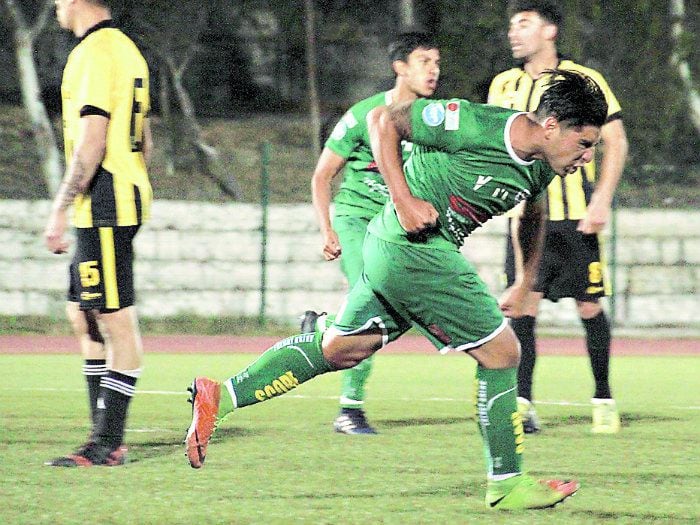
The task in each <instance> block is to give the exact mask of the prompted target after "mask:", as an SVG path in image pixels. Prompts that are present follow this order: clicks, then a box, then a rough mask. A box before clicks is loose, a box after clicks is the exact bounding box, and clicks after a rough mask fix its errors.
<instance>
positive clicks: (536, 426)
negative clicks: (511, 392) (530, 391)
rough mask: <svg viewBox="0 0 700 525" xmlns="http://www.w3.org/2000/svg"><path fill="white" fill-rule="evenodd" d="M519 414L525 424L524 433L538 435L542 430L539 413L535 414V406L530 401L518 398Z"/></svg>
mask: <svg viewBox="0 0 700 525" xmlns="http://www.w3.org/2000/svg"><path fill="white" fill-rule="evenodd" d="M518 412H519V413H520V419H521V420H522V422H523V432H525V433H526V434H536V433H537V432H539V431H540V430H541V429H542V426H541V425H540V420H539V418H538V417H537V412H535V405H533V404H532V402H531V401H530V400H529V399H526V398H524V397H520V396H518Z"/></svg>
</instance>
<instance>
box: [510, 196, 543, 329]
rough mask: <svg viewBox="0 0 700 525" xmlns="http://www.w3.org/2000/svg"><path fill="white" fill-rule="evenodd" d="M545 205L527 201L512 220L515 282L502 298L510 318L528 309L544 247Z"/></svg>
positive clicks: (522, 313) (518, 315)
mask: <svg viewBox="0 0 700 525" xmlns="http://www.w3.org/2000/svg"><path fill="white" fill-rule="evenodd" d="M546 216H547V215H546V208H545V205H544V203H543V202H542V201H538V202H526V203H525V205H524V206H523V208H522V212H521V213H520V214H518V215H516V216H514V217H513V218H512V219H511V221H510V224H511V237H512V239H513V251H514V255H515V282H514V284H513V286H511V287H510V288H508V289H507V290H506V291H505V292H504V293H503V296H502V298H501V301H500V306H501V310H502V311H503V313H504V314H505V315H506V316H508V317H513V318H517V317H521V316H522V315H524V314H525V311H526V310H527V306H528V304H527V299H528V294H529V293H530V291H531V290H532V288H533V286H534V284H535V279H536V278H537V270H538V268H539V264H540V258H541V256H542V249H543V247H544V234H545V226H544V225H545V218H546Z"/></svg>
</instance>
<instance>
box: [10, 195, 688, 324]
mask: <svg viewBox="0 0 700 525" xmlns="http://www.w3.org/2000/svg"><path fill="white" fill-rule="evenodd" d="M48 210H49V203H48V202H47V201H12V200H9V201H8V200H6V201H0V246H2V247H3V249H2V250H1V251H0V315H27V314H33V315H45V314H49V315H56V316H60V315H62V312H63V307H64V297H65V287H66V279H67V265H68V261H69V257H68V256H67V255H63V256H56V255H52V254H50V253H48V251H46V249H45V248H44V245H43V239H42V231H43V228H44V223H45V220H46V217H47V215H48ZM153 215H154V218H153V220H152V221H151V222H150V223H149V224H148V225H146V226H145V227H144V228H143V230H142V231H141V232H140V233H139V235H138V236H137V240H136V252H137V253H136V268H135V274H136V289H137V294H138V306H139V312H140V315H141V316H144V317H162V316H172V315H176V314H183V313H191V314H196V315H203V316H212V315H231V316H238V315H245V316H255V315H257V314H258V312H259V309H260V302H261V293H260V284H261V265H260V257H261V251H262V250H261V242H260V240H261V232H260V225H261V217H262V215H261V211H260V209H259V207H258V206H255V205H251V204H208V203H197V202H180V201H158V202H156V203H155V205H154V213H153ZM268 224H269V229H270V231H269V236H268V255H267V258H268V266H267V287H268V291H267V296H266V304H267V308H266V312H267V315H269V316H270V317H275V318H280V319H288V320H292V319H295V318H296V317H297V316H298V315H299V314H300V313H302V312H303V311H304V310H306V309H309V308H312V309H315V310H328V311H334V310H335V309H336V308H337V307H338V305H339V303H340V301H341V299H342V297H343V294H344V292H345V282H344V279H343V276H342V274H341V272H340V268H339V264H338V263H337V262H330V263H329V262H325V261H323V260H322V258H321V255H320V235H319V234H318V231H317V229H316V221H315V217H314V214H313V210H312V209H311V207H310V205H306V204H298V205H280V206H273V207H271V208H270V211H269V219H268ZM617 224H618V241H617V263H618V264H617V268H616V274H615V277H616V284H617V295H616V300H615V312H616V318H617V321H618V323H619V324H620V325H621V326H627V327H653V326H676V327H684V326H693V327H696V328H697V327H698V326H700V314H699V313H698V312H700V295H699V294H698V290H699V288H700V227H699V226H698V225H699V224H700V212H697V211H652V210H621V211H620V212H619V213H618V218H617ZM504 228H505V221H504V220H503V219H502V218H498V219H494V220H492V221H491V222H490V223H488V224H487V225H486V227H484V228H481V229H480V230H477V232H475V234H473V236H472V238H470V239H469V240H468V241H467V244H466V247H465V248H464V252H465V254H466V255H467V256H468V257H469V258H470V259H471V260H472V261H473V262H475V263H476V265H477V266H478V268H479V271H480V274H481V276H482V278H483V279H484V280H485V281H486V282H487V283H488V284H489V286H491V288H492V290H493V291H494V292H498V291H500V290H501V277H500V276H501V267H502V260H503V251H504V248H503V235H502V234H503V231H504ZM608 309H610V304H608ZM539 319H540V320H539V322H540V325H541V326H553V327H555V326H561V327H571V326H575V325H578V321H577V317H576V313H575V308H574V305H573V302H572V301H571V300H563V301H561V302H559V303H557V304H553V303H549V302H546V301H545V302H543V305H542V309H541V314H540V318H539Z"/></svg>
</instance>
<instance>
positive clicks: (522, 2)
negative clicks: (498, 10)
mask: <svg viewBox="0 0 700 525" xmlns="http://www.w3.org/2000/svg"><path fill="white" fill-rule="evenodd" d="M523 11H534V12H535V13H537V14H538V15H540V16H541V17H542V18H544V19H545V20H546V21H547V22H549V23H550V24H554V25H555V26H557V27H560V26H561V23H562V20H563V18H564V15H563V14H562V10H561V7H560V6H559V4H558V3H557V2H553V1H551V0H511V1H510V2H508V17H509V18H512V17H514V16H515V15H516V14H518V13H522V12H523Z"/></svg>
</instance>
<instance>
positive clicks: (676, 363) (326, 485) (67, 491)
mask: <svg viewBox="0 0 700 525" xmlns="http://www.w3.org/2000/svg"><path fill="white" fill-rule="evenodd" d="M254 357H255V356H254V355H250V354H248V355H245V354H243V355H242V354H229V355H225V354H223V355H222V354H199V355H167V354H150V355H147V356H146V358H145V370H144V374H143V376H142V378H141V380H140V382H139V384H138V392H137V395H136V397H135V398H134V401H133V403H132V407H131V412H130V418H129V422H128V430H127V434H126V440H127V443H128V445H129V463H128V464H127V465H126V466H124V467H118V468H97V467H96V468H90V469H61V468H50V467H45V466H43V462H44V461H45V460H47V459H51V458H53V457H55V456H58V455H63V454H65V453H67V452H70V451H71V450H72V449H74V448H75V447H76V445H78V444H80V442H82V441H83V440H84V439H85V437H86V436H87V432H88V427H87V401H86V396H85V393H84V384H83V379H82V376H81V374H80V366H81V360H80V357H79V356H66V355H50V356H45V355H0V369H1V370H2V371H3V383H2V386H1V387H0V431H1V432H2V439H1V440H0V454H1V456H0V457H1V458H2V467H1V469H0V471H1V472H2V476H1V478H2V479H1V480H0V496H1V497H0V522H1V523H3V524H8V525H9V524H24V523H26V524H44V523H46V524H49V523H51V524H84V523H94V524H112V523H113V524H180V523H181V524H187V525H205V524H224V523H231V524H257V523H274V522H284V523H313V524H318V523H328V524H331V523H333V524H346V523H347V524H352V523H358V524H360V523H362V524H373V523H387V524H394V523H395V524H413V523H426V524H447V523H454V524H461V523H487V522H488V523H504V524H505V523H508V524H518V523H522V524H531V523H562V524H572V523H575V524H578V523H580V524H589V523H613V522H614V523H630V524H637V523H643V522H655V523H689V524H690V523H698V522H700V503H698V502H699V499H698V494H699V493H700V462H698V459H697V457H698V442H699V441H700V440H699V438H700V431H699V430H698V428H700V358H698V357H694V356H683V357H617V358H614V359H613V361H612V378H611V381H612V386H613V393H614V394H615V396H616V398H617V401H618V404H619V407H620V410H621V413H622V419H623V429H622V432H621V433H620V434H619V435H613V436H594V435H591V434H590V432H589V429H590V417H591V409H590V406H589V398H590V395H591V391H592V379H591V373H590V367H589V365H588V362H587V358H585V357H577V356H568V357H563V356H562V357H556V356H545V357H542V358H541V359H540V360H539V361H538V368H537V371H536V376H535V394H536V396H537V399H538V400H539V403H538V405H537V409H538V413H539V415H540V416H541V419H542V421H543V432H542V433H541V434H539V435H537V436H534V437H530V436H528V437H527V440H526V450H525V467H526V468H527V469H528V470H529V471H530V472H531V473H532V474H533V475H535V476H537V477H545V478H549V477H555V476H556V477H564V478H571V477H573V478H577V479H579V480H580V481H581V484H582V488H581V490H580V492H579V493H578V494H577V495H576V496H575V497H573V498H571V499H570V500H567V501H566V502H565V503H564V504H562V505H560V506H558V507H557V508H555V509H548V510H544V511H528V512H524V513H497V512H494V511H490V510H488V509H487V508H486V507H485V505H484V503H483V496H484V490H485V483H484V459H483V453H482V448H481V440H480V438H479V436H478V434H477V428H476V423H475V421H474V417H473V399H472V390H473V377H474V363H473V362H472V360H471V359H469V358H467V357H464V356H460V355H448V356H438V355H396V354H389V355H382V354H381V353H380V354H379V355H378V356H377V357H376V365H375V369H374V371H373V375H372V377H371V378H370V380H369V384H368V400H367V403H366V409H367V413H368V416H369V418H370V421H371V422H372V423H373V424H375V425H376V427H377V429H378V430H379V432H380V434H379V435H377V436H345V435H340V434H336V433H334V432H333V431H332V427H331V424H330V423H331V421H332V419H333V417H334V416H335V414H336V411H337V399H336V398H337V395H338V389H339V386H338V385H339V379H340V378H339V375H338V374H327V375H325V376H322V377H319V378H317V379H314V380H312V381H311V382H309V383H307V384H305V385H302V386H301V387H300V388H298V389H297V390H295V391H293V392H292V393H290V394H288V395H286V396H283V397H281V398H279V399H275V400H272V401H269V402H266V403H262V404H260V405H257V406H252V407H248V408H245V409H242V410H240V411H238V412H237V413H235V414H233V415H232V416H231V417H230V418H229V419H228V420H227V421H226V422H225V423H224V424H223V425H222V427H221V428H220V429H219V431H218V432H217V433H216V434H215V436H214V438H213V440H212V443H211V445H210V447H209V453H208V456H207V462H206V465H205V467H204V468H203V469H201V470H192V469H191V468H190V467H189V465H188V463H187V460H186V458H185V456H184V448H183V446H182V439H183V437H184V434H185V430H186V427H187V426H188V425H189V418H190V406H189V404H187V403H186V399H187V393H186V392H185V388H186V387H187V385H188V384H189V382H190V381H191V378H192V377H193V376H194V375H210V376H213V377H217V378H220V379H221V378H225V377H228V376H230V375H232V374H233V373H235V372H238V371H239V370H240V369H241V368H243V366H245V365H246V364H248V363H249V362H250V361H251V360H252V359H253V358H254Z"/></svg>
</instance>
